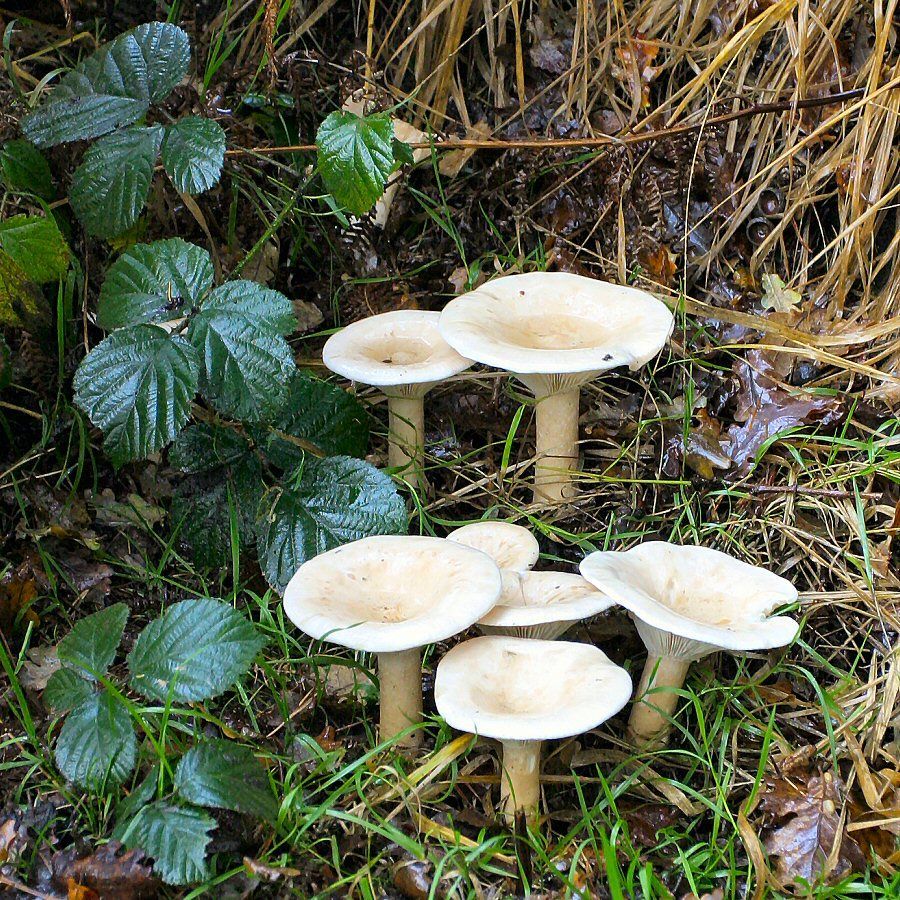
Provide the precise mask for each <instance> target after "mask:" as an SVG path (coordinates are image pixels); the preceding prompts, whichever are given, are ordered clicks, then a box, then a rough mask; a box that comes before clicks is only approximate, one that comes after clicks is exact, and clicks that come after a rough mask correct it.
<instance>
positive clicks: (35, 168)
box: [0, 140, 56, 200]
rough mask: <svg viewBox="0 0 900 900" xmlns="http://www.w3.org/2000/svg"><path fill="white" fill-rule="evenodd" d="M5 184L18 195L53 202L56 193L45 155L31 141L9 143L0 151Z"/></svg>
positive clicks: (0, 167)
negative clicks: (36, 197)
mask: <svg viewBox="0 0 900 900" xmlns="http://www.w3.org/2000/svg"><path fill="white" fill-rule="evenodd" d="M0 173H2V177H3V183H4V184H5V185H6V186H7V187H8V188H9V189H10V190H11V191H15V192H16V193H23V194H35V195H36V196H38V197H41V198H42V199H44V200H52V199H53V196H54V195H55V193H56V191H55V189H54V187H53V175H52V173H51V172H50V166H49V165H48V164H47V160H46V159H44V154H43V153H41V151H40V150H38V148H37V147H35V146H34V144H32V143H30V142H29V141H22V140H16V141H7V142H6V143H5V144H4V145H3V149H2V150H0Z"/></svg>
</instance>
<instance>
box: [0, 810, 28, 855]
mask: <svg viewBox="0 0 900 900" xmlns="http://www.w3.org/2000/svg"><path fill="white" fill-rule="evenodd" d="M27 843H28V827H27V826H26V824H25V822H24V821H23V819H22V816H21V815H19V814H18V812H9V813H4V814H3V815H2V817H0V865H5V864H6V863H14V862H15V861H16V860H17V859H18V858H19V857H20V856H21V855H22V852H23V850H24V849H25V847H26V845H27Z"/></svg>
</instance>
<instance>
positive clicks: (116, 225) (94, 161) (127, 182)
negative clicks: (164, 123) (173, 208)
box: [69, 125, 163, 238]
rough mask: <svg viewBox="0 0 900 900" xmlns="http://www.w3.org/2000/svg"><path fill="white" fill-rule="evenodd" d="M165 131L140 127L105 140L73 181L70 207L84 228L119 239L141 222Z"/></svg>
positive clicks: (94, 148)
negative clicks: (118, 236)
mask: <svg viewBox="0 0 900 900" xmlns="http://www.w3.org/2000/svg"><path fill="white" fill-rule="evenodd" d="M162 136H163V129H162V128H161V127H160V126H159V125H153V126H151V127H150V128H142V127H139V126H135V127H133V128H123V129H122V130H121V131H116V132H113V134H108V135H106V136H105V137H102V138H100V140H99V141H97V143H96V144H94V145H93V146H92V147H91V148H90V149H89V150H88V152H87V153H85V155H84V161H83V162H82V163H81V165H80V166H79V167H78V168H77V169H76V170H75V174H74V175H73V176H72V187H71V189H70V190H69V203H70V204H71V206H72V210H73V212H74V213H75V215H76V216H78V218H79V219H80V220H81V222H82V224H83V225H84V227H85V228H86V229H87V230H88V231H89V232H90V233H91V234H95V235H97V236H98V237H107V238H108V237H115V236H116V235H119V234H121V233H122V232H123V231H127V230H128V229H129V228H130V227H131V226H132V225H134V223H135V222H136V221H137V219H138V216H139V215H140V214H141V210H142V209H143V208H144V204H146V202H147V194H148V193H149V192H150V182H151V181H152V180H153V167H154V166H155V165H156V158H157V156H158V155H159V145H160V142H161V141H162Z"/></svg>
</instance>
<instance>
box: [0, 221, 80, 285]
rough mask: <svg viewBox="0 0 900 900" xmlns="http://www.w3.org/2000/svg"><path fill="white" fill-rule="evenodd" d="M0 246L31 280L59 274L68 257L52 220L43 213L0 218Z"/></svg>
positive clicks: (42, 281) (55, 277)
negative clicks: (42, 214) (41, 214)
mask: <svg viewBox="0 0 900 900" xmlns="http://www.w3.org/2000/svg"><path fill="white" fill-rule="evenodd" d="M0 250H3V251H4V252H5V253H6V254H7V255H8V256H9V257H10V258H11V259H12V260H13V261H14V262H15V263H16V264H17V265H18V266H19V267H20V268H21V269H22V271H23V272H25V274H26V276H27V277H28V280H29V281H32V282H34V283H35V284H46V283H47V282H48V281H57V280H58V279H60V278H62V277H63V275H65V274H66V272H67V271H68V268H69V263H70V262H71V260H72V253H71V251H70V250H69V245H68V244H67V243H66V240H65V238H64V237H63V236H62V234H60V231H59V227H58V226H57V224H56V222H55V221H54V220H53V219H51V218H50V217H45V216H26V215H19V216H12V217H11V218H9V219H4V220H3V221H2V222H0Z"/></svg>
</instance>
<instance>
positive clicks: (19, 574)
mask: <svg viewBox="0 0 900 900" xmlns="http://www.w3.org/2000/svg"><path fill="white" fill-rule="evenodd" d="M36 596H37V582H36V581H35V578H34V572H33V571H32V569H31V566H30V565H29V564H28V563H27V562H25V563H22V564H21V565H20V566H19V567H18V568H16V569H13V570H11V571H9V572H7V573H6V575H5V576H4V577H3V579H2V580H0V631H2V632H4V633H6V634H11V633H12V632H13V630H14V629H16V628H24V627H25V626H26V625H27V624H28V623H29V622H30V623H31V624H33V625H37V624H38V623H39V622H40V621H41V620H40V618H39V617H38V615H37V613H36V612H35V611H34V610H33V609H32V608H31V604H32V603H33V602H34V598H35V597H36Z"/></svg>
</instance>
